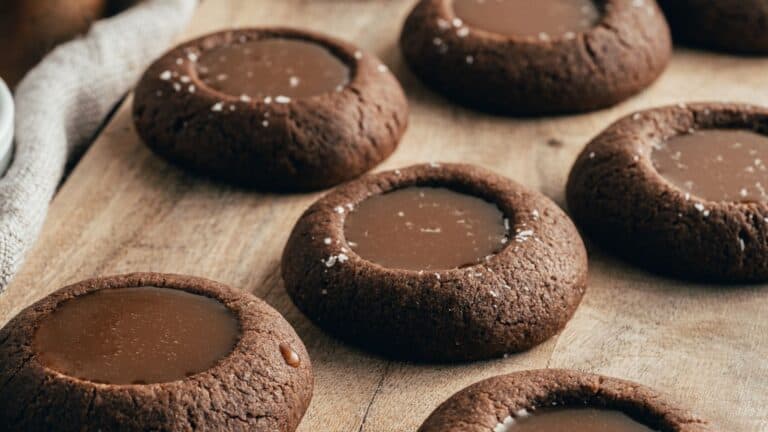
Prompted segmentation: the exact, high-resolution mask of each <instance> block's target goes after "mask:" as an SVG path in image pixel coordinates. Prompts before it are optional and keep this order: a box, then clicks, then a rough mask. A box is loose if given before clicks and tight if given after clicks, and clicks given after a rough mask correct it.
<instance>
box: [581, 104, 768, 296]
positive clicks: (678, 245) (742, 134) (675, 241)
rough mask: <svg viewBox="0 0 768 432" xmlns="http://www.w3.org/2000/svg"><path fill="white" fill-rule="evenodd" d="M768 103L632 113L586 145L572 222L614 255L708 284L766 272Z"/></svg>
mask: <svg viewBox="0 0 768 432" xmlns="http://www.w3.org/2000/svg"><path fill="white" fill-rule="evenodd" d="M766 133H768V110H767V109H765V108H761V107H756V106H749V105H736V104H719V103H709V104H691V105H684V104H681V105H678V106H670V107H664V108H657V109H653V110H649V111H644V112H639V113H635V114H632V115H630V116H628V117H625V118H623V119H621V120H619V121H618V122H616V123H614V124H613V125H612V126H610V127H609V128H608V129H607V130H605V131H604V132H603V133H601V134H600V135H598V136H597V137H596V138H595V139H594V140H592V142H591V143H589V144H588V145H587V146H586V148H585V149H584V151H583V152H582V153H581V155H580V156H579V158H578V159H577V160H576V163H575V165H574V166H573V169H572V171H571V174H570V178H569V179H568V186H567V199H568V206H569V207H570V210H571V213H572V215H573V217H574V219H575V220H576V222H577V223H578V224H579V226H580V227H581V228H582V229H583V230H584V231H585V232H586V233H587V234H589V235H590V236H592V237H593V238H594V239H595V240H597V241H599V242H600V243H602V244H604V245H606V246H607V247H609V248H611V249H612V250H614V251H616V252H617V253H619V254H622V255H624V256H627V257H629V258H631V259H634V260H636V261H637V262H639V263H641V264H644V265H647V266H649V267H651V268H654V269H657V270H659V271H662V272H665V273H669V274H673V275H677V276H680V277H684V278H692V279H705V280H708V281H712V280H716V281H764V280H766V279H768V203H767V202H766V200H767V199H768V196H767V195H766V193H765V191H764V189H763V188H764V187H765V186H766V185H768V171H767V170H766V167H765V166H764V164H763V160H768V137H766V136H765V135H763V134H766Z"/></svg>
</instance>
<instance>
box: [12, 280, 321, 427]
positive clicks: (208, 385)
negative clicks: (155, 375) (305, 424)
mask: <svg viewBox="0 0 768 432" xmlns="http://www.w3.org/2000/svg"><path fill="white" fill-rule="evenodd" d="M143 286H153V287H159V288H173V289H178V290H183V291H187V292H189V293H193V294H199V295H203V296H207V297H211V298H214V299H217V300H218V301H220V302H222V303H223V304H224V305H225V306H226V307H227V308H229V310H230V311H231V312H232V313H233V314H234V315H235V316H236V317H237V318H238V320H239V323H240V339H239V341H238V342H237V344H236V345H235V347H234V350H233V351H232V353H231V354H230V355H229V356H227V357H225V358H223V359H222V360H220V361H219V362H218V363H216V364H215V365H214V366H213V367H212V368H210V369H209V370H207V371H204V372H201V373H197V374H194V375H191V376H189V377H187V378H185V379H182V380H177V381H172V382H163V383H158V384H136V385H113V384H99V383H94V382H90V381H85V380H81V379H77V378H73V377H70V376H67V375H64V374H61V373H59V372H57V371H54V370H52V369H50V368H48V367H46V366H44V365H43V364H42V363H41V356H40V355H39V353H37V352H36V351H35V350H34V349H33V343H32V342H33V339H34V335H35V333H36V331H37V329H38V327H39V326H40V324H41V322H42V321H43V320H44V319H46V318H47V317H48V316H49V314H51V313H52V312H53V311H55V310H56V309H57V307H59V305H60V304H62V303H63V302H65V301H67V300H69V299H72V298H74V297H78V296H81V295H84V294H87V293H92V292H94V291H97V290H102V289H107V288H129V287H143ZM0 341H1V342H2V343H0V424H2V425H3V430H7V431H22V430H23V431H47V430H57V431H97V430H125V431H145V430H165V431H181V430H210V431H293V430H295V429H296V427H297V426H298V424H299V421H300V420H301V418H302V416H303V415H304V412H305V411H306V409H307V406H308V405H309V401H310V399H311V397H312V386H313V375H312V366H311V364H310V361H309V356H308V354H307V352H306V350H305V348H304V345H303V343H302V342H301V340H300V339H299V337H298V336H297V335H296V333H295V332H294V330H293V328H291V326H290V324H288V323H287V322H286V321H285V320H284V319H283V317H282V316H281V315H280V314H279V313H278V312H277V311H275V310H274V309H272V308H271V307H269V306H268V305H267V304H266V303H264V302H263V301H261V300H259V299H257V298H255V297H253V296H252V295H250V294H248V293H245V292H242V291H237V290H234V289H231V288H229V287H226V286H224V285H222V284H219V283H216V282H213V281H209V280H205V279H200V278H195V277H189V276H178V275H167V274H157V273H135V274H129V275H124V276H113V277H107V278H100V279H92V280H87V281H84V282H80V283H77V284H74V285H70V286H68V287H65V288H63V289H61V290H59V291H57V292H55V293H53V294H51V295H50V296H48V297H46V298H44V299H43V300H41V301H39V302H37V303H35V304H34V305H32V306H30V307H29V308H27V309H25V310H24V311H22V312H21V313H20V314H19V315H17V316H16V317H15V318H14V319H13V320H11V321H10V322H9V323H8V324H7V325H6V326H5V327H4V328H3V329H2V330H0ZM281 344H284V345H286V346H288V347H290V350H291V351H293V353H294V354H295V355H296V356H297V357H298V362H297V359H296V358H294V357H293V356H288V357H286V356H285V354H283V353H282V352H281V351H283V350H284V348H281ZM290 363H292V364H290Z"/></svg>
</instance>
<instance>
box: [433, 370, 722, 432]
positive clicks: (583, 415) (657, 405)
mask: <svg viewBox="0 0 768 432" xmlns="http://www.w3.org/2000/svg"><path fill="white" fill-rule="evenodd" d="M550 430H551V431H569V432H598V431H611V432H617V431H627V432H630V431H632V432H635V431H637V432H642V431H648V432H652V431H663V432H671V431H675V432H707V431H713V430H714V429H713V428H711V427H710V426H709V425H708V424H707V423H706V422H705V421H703V420H701V419H699V418H697V417H695V416H694V415H692V414H690V413H689V412H687V411H685V410H683V409H680V408H678V407H676V406H675V405H674V404H672V403H671V402H670V401H668V400H667V399H666V398H665V397H664V396H662V395H660V394H659V393H657V392H655V391H653V390H651V389H649V388H646V387H643V386H641V385H639V384H636V383H633V382H629V381H624V380H620V379H616V378H609V377H605V376H600V375H592V374H587V373H583V372H577V371H569V370H559V369H545V370H533V371H524V372H517V373H512V374H509V375H501V376H497V377H493V378H489V379H486V380H484V381H480V382H478V383H476V384H473V385H471V386H469V387H467V388H465V389H464V390H461V391H459V392H458V393H456V394H455V395H453V396H451V397H450V398H449V399H448V400H446V401H445V402H443V404H442V405H440V406H439V407H438V408H437V409H436V410H435V411H434V412H433V413H432V414H431V415H430V416H429V418H427V420H426V421H425V422H424V424H423V425H422V426H421V428H419V432H491V431H493V432H513V431H520V432H527V431H531V432H532V431H550Z"/></svg>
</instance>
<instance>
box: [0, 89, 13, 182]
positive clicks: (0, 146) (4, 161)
mask: <svg viewBox="0 0 768 432" xmlns="http://www.w3.org/2000/svg"><path fill="white" fill-rule="evenodd" d="M13 121H14V109H13V97H12V96H11V92H10V90H8V86H6V85H5V82H3V80H2V79H0V176H2V175H3V174H5V170H6V169H8V164H10V162H11V155H12V153H13V152H12V151H11V148H12V146H13Z"/></svg>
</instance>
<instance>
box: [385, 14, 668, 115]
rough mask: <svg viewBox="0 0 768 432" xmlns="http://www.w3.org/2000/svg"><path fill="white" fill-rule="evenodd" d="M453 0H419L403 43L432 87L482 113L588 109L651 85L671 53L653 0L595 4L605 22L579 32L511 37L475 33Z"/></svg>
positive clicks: (410, 60) (413, 64)
mask: <svg viewBox="0 0 768 432" xmlns="http://www.w3.org/2000/svg"><path fill="white" fill-rule="evenodd" d="M452 2H453V0H421V1H420V2H419V3H418V4H417V5H416V7H415V8H414V9H413V11H412V12H411V14H410V16H409V17H408V19H407V20H406V22H405V26H404V27H403V31H402V35H401V37H400V46H401V48H402V51H403V54H404V56H405V59H406V61H407V62H408V64H409V65H410V66H411V68H412V69H413V71H414V72H415V73H416V75H418V76H419V77H420V78H421V79H422V80H423V81H424V82H425V83H426V84H427V85H429V86H430V87H432V88H434V89H435V90H437V91H439V92H440V93H443V94H445V95H446V96H447V97H449V98H451V99H454V100H456V101H458V102H460V103H463V104H466V105H469V106H471V107H473V108H476V109H480V110H488V111H493V112H502V113H507V114H519V115H534V114H551V113H568V112H580V111H589V110H594V109H598V108H603V107H607V106H611V105H613V104H616V103H618V102H620V101H622V100H624V99H626V98H628V97H630V96H632V95H633V94H635V93H637V92H639V91H640V90H642V89H644V88H645V87H647V86H648V85H650V84H651V83H652V82H653V81H654V80H655V79H656V78H657V77H658V76H659V75H660V74H661V72H662V71H663V70H664V68H665V67H666V65H667V63H668V61H669V57H670V54H671V42H670V35H669V29H668V27H667V23H666V21H665V19H664V16H663V15H662V14H661V11H660V10H659V9H658V6H657V5H656V3H655V1H654V0H646V1H644V2H641V3H638V2H632V1H629V0H605V1H600V2H597V4H598V6H599V7H600V9H601V10H602V17H601V18H600V20H599V21H598V23H597V25H595V26H594V27H592V28H591V29H590V30H588V31H585V32H581V33H574V32H570V33H566V34H564V35H558V36H548V35H546V34H544V35H540V36H526V37H510V36H505V35H501V34H496V33H491V32H488V31H484V30H481V29H476V28H470V27H468V26H467V25H466V24H465V23H463V22H462V21H461V20H460V19H459V20H457V19H456V18H457V17H456V16H455V13H454V11H453V6H452V4H453V3H452Z"/></svg>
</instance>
